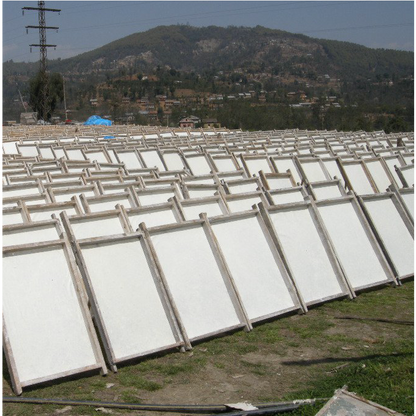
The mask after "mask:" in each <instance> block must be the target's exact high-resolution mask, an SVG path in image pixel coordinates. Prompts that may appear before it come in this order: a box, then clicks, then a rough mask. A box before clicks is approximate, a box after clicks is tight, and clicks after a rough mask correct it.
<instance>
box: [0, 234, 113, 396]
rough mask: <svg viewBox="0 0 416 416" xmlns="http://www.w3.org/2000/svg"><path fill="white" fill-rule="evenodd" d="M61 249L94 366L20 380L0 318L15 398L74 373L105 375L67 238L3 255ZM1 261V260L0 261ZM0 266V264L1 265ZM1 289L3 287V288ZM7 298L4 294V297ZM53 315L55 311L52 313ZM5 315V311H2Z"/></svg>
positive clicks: (9, 249)
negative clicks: (36, 385)
mask: <svg viewBox="0 0 416 416" xmlns="http://www.w3.org/2000/svg"><path fill="white" fill-rule="evenodd" d="M56 249H57V250H62V252H63V254H64V258H65V259H66V264H67V267H68V270H69V272H70V277H71V282H72V284H73V288H74V293H75V294H76V299H77V303H78V307H79V308H80V311H81V315H82V319H83V322H84V325H85V328H86V331H87V334H88V339H89V342H90V346H91V349H92V352H93V355H94V357H95V363H92V364H90V365H88V366H83V367H81V368H73V369H70V370H66V371H63V372H58V373H54V374H48V375H44V376H41V377H35V378H33V379H30V380H22V379H21V378H20V376H19V368H18V365H17V362H16V358H15V354H14V351H13V342H14V341H13V340H12V339H10V335H9V333H8V328H7V322H6V321H7V317H6V316H5V315H3V348H4V351H5V355H6V361H7V364H8V368H9V373H10V378H11V380H12V387H13V390H14V392H15V393H16V394H17V395H20V394H21V393H22V389H23V388H24V387H27V386H31V385H35V384H39V383H44V382H46V381H50V380H55V379H59V378H63V377H68V376H71V375H74V374H78V373H82V372H88V371H93V370H97V369H99V370H100V371H101V373H102V374H103V375H105V374H107V368H106V366H105V362H104V357H103V355H102V353H101V349H100V345H99V342H98V338H97V335H96V333H95V329H94V325H93V323H92V319H91V316H90V314H89V310H88V305H87V297H86V294H85V293H84V290H83V286H82V283H81V279H80V276H79V274H78V273H79V272H78V268H77V266H76V263H75V259H74V257H73V254H72V250H71V248H70V245H69V241H68V239H67V237H66V236H65V235H64V234H62V238H61V239H57V240H55V241H48V242H42V243H34V244H25V245H20V246H12V247H4V248H3V256H5V257H7V256H18V255H19V254H20V253H28V252H31V253H38V252H43V251H45V250H46V251H48V250H56ZM4 261H5V260H3V262H4ZM3 264H4V263H3ZM3 288H4V286H3ZM5 296H7V294H5ZM55 312H57V311H55ZM6 313H7V312H6Z"/></svg>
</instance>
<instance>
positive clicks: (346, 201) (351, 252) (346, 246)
mask: <svg viewBox="0 0 416 416" xmlns="http://www.w3.org/2000/svg"><path fill="white" fill-rule="evenodd" d="M312 204H314V205H315V207H316V209H317V211H318V213H319V217H320V221H321V223H322V228H323V230H324V233H325V235H326V238H327V239H328V241H329V242H330V244H331V245H332V248H333V251H334V253H335V255H336V257H337V259H338V261H339V263H340V267H341V269H342V271H343V273H344V275H345V276H347V277H348V281H350V282H351V286H352V287H353V289H354V291H356V292H357V291H362V290H364V289H369V288H373V287H377V286H380V285H385V284H387V283H392V284H394V285H397V281H396V278H395V277H394V274H393V272H392V270H391V268H390V266H389V264H388V263H387V260H386V259H385V257H384V254H383V252H382V250H381V248H380V245H379V244H378V242H377V239H376V237H375V236H374V233H373V231H372V230H371V227H370V225H369V223H368V221H367V219H366V218H365V215H364V213H363V212H362V209H361V207H360V204H359V203H358V201H357V199H356V198H355V196H354V195H348V196H344V197H342V198H336V199H327V200H323V201H318V202H312ZM341 205H350V206H351V208H352V210H351V212H353V213H354V215H355V216H356V219H357V222H356V224H355V225H357V224H360V226H361V227H362V230H363V232H362V233H361V234H359V233H358V234H357V233H356V232H353V231H352V229H353V227H354V224H353V222H354V220H353V219H352V218H350V217H347V216H346V215H345V213H344V214H343V215H340V214H338V215H335V214H331V215H329V214H326V215H323V210H324V209H325V208H326V207H337V206H341ZM331 217H332V218H331ZM335 218H336V220H335V221H334V222H332V224H331V221H332V219H335ZM341 219H342V221H340V220H341ZM328 220H330V221H328ZM351 220H352V222H350V223H348V224H349V225H347V230H346V231H347V233H348V232H349V233H350V234H349V235H347V234H345V230H344V234H342V230H341V228H342V226H343V225H345V224H346V222H347V221H351ZM351 233H352V234H353V235H351ZM364 236H365V237H366V240H367V241H368V243H369V244H367V245H366V244H365V243H364V246H360V247H359V243H360V242H363V241H365V239H364ZM338 238H341V239H342V243H341V244H340V243H339V240H336V239H338ZM348 239H350V240H352V241H351V242H349V241H348ZM359 240H361V241H359ZM370 247H371V250H372V256H373V258H371V257H370V256H371V254H369V253H371V250H370V251H369V252H368V251H367V254H366V259H365V260H364V261H363V262H362V263H360V264H357V266H365V267H366V269H365V270H360V272H359V274H360V276H363V278H367V275H369V274H370V273H371V271H370V270H369V269H368V266H369V263H370V259H371V261H372V262H373V264H374V265H376V264H377V262H378V263H379V265H380V267H379V272H380V274H381V273H384V279H380V280H379V281H373V282H371V283H367V284H361V285H357V284H355V285H354V284H353V283H352V279H353V278H354V276H353V274H355V273H357V271H356V270H354V269H355V264H354V263H355V262H356V259H357V258H358V256H359V255H361V254H362V253H364V250H365V249H366V248H367V250H368V249H370ZM375 259H377V261H375ZM351 263H353V264H351ZM376 267H377V266H376ZM348 270H350V272H348ZM377 273H378V272H377Z"/></svg>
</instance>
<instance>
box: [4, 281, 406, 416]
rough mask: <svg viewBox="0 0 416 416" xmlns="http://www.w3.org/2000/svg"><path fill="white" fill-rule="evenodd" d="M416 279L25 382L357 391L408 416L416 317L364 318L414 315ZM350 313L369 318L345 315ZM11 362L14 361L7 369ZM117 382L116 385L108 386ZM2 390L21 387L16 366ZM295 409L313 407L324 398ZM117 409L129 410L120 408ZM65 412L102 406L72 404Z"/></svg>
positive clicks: (142, 392)
mask: <svg viewBox="0 0 416 416" xmlns="http://www.w3.org/2000/svg"><path fill="white" fill-rule="evenodd" d="M413 295H414V283H413V282H407V283H405V284H404V285H403V286H401V287H398V288H391V287H385V288H382V289H379V290H376V291H373V292H368V293H363V294H360V295H359V296H358V297H357V298H356V299H355V300H353V301H350V300H342V301H335V302H331V303H327V304H324V305H322V306H320V307H317V308H314V309H312V310H310V311H309V312H308V313H307V314H305V315H292V316H288V317H285V318H281V319H276V320H274V321H272V322H268V323H264V324H261V325H257V326H256V327H255V328H254V330H253V331H251V332H249V333H247V332H244V331H239V332H236V333H234V334H232V335H227V336H224V337H221V338H215V339H212V340H209V341H206V342H203V343H201V344H198V345H196V346H195V347H194V348H193V350H192V351H191V352H186V353H178V352H177V353H175V352H174V353H169V354H165V355H161V356H158V357H153V358H149V359H146V360H143V361H141V362H136V363H133V364H129V365H126V366H122V367H120V368H119V371H118V373H116V374H112V373H110V374H109V375H108V376H107V377H106V378H102V377H100V376H99V375H93V376H90V377H80V378H78V379H73V380H63V381H62V382H60V383H51V384H49V385H45V386H39V387H35V388H32V389H30V390H29V389H28V390H25V391H24V393H23V397H44V398H46V397H47V398H67V399H78V400H97V401H100V400H102V401H122V402H129V403H140V402H141V403H201V404H202V403H203V404H210V403H211V404H212V403H227V402H235V401H242V400H249V401H251V402H252V403H260V402H270V401H284V400H292V399H303V398H313V397H331V396H332V395H333V393H334V391H335V390H336V389H338V388H341V387H342V386H344V385H348V389H349V391H353V392H356V393H357V394H359V395H361V396H363V397H365V398H366V399H368V400H371V401H375V402H377V403H379V404H381V405H384V406H387V407H389V408H391V409H394V410H396V411H398V412H401V413H403V414H405V415H409V416H410V415H412V414H413V403H414V400H413V388H414V385H413V367H414V366H413V357H414V345H413V334H414V328H413V326H412V325H400V324H398V323H394V322H391V323H386V322H380V321H377V320H373V321H370V320H366V319H365V318H375V319H380V318H382V319H390V320H393V321H394V320H401V321H413V303H414V302H413ZM345 316H349V317H356V318H364V319H348V320H346V319H340V318H343V317H345ZM3 368H4V369H5V368H6V367H5V366H4V367H3ZM108 383H111V384H114V385H113V386H110V387H108V386H107V385H108ZM3 394H4V395H12V392H11V388H10V382H9V378H8V374H7V371H6V372H5V374H4V379H3ZM323 404H324V402H320V403H318V404H316V405H314V406H305V407H303V408H301V409H299V410H297V411H295V412H293V413H291V414H293V415H314V414H316V412H317V411H318V410H319V409H320V408H321V407H322V406H323ZM60 408H61V407H60V406H51V405H50V406H40V405H25V404H5V405H4V406H3V414H4V415H16V416H29V415H33V414H36V415H51V414H53V413H54V412H55V411H56V410H57V409H60ZM112 412H113V414H128V411H123V410H115V409H113V410H112ZM65 414H66V415H92V414H97V412H96V411H95V410H94V408H92V407H91V408H88V407H85V406H82V407H73V408H72V409H71V411H70V412H69V413H65Z"/></svg>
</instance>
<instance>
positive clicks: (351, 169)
mask: <svg viewBox="0 0 416 416" xmlns="http://www.w3.org/2000/svg"><path fill="white" fill-rule="evenodd" d="M344 170H345V172H346V174H347V176H348V178H349V180H350V182H351V185H352V187H353V189H354V191H355V192H356V193H357V194H358V195H367V194H374V189H373V188H372V186H371V184H370V181H369V179H368V177H367V175H366V174H365V172H364V169H363V167H362V165H361V164H352V165H346V164H345V165H344Z"/></svg>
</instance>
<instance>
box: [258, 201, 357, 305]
mask: <svg viewBox="0 0 416 416" xmlns="http://www.w3.org/2000/svg"><path fill="white" fill-rule="evenodd" d="M259 209H260V213H261V215H262V216H263V218H264V221H265V223H266V224H267V227H268V229H269V230H270V234H271V237H272V239H273V241H274V243H275V244H276V247H277V249H278V251H279V254H280V257H281V258H282V260H283V262H284V264H285V267H286V269H287V270H288V272H289V274H290V275H291V277H292V280H293V281H294V282H295V285H296V286H297V287H298V289H299V291H300V294H301V295H302V297H303V299H305V304H306V305H307V306H308V307H309V306H311V305H316V304H320V303H322V302H326V301H329V300H332V299H336V298H340V297H341V298H342V297H348V298H350V299H352V298H353V297H355V293H354V291H353V289H352V287H351V285H350V284H349V282H348V280H347V278H346V277H345V275H344V274H343V272H342V270H341V269H340V267H339V264H338V261H337V259H336V257H335V253H334V251H333V249H332V247H331V245H330V244H329V241H328V239H327V238H326V235H325V234H324V231H323V227H322V224H321V221H320V219H319V215H318V214H317V211H316V209H315V207H314V205H312V203H311V202H308V201H305V202H299V203H293V204H286V205H277V206H274V207H267V208H266V207H265V206H264V205H263V204H259ZM299 210H300V211H305V212H307V213H308V215H309V216H310V220H311V224H312V226H313V228H315V232H316V237H317V239H316V237H315V240H316V242H317V241H320V244H322V248H323V252H321V253H324V254H325V256H326V259H327V261H328V263H327V264H326V266H325V267H326V268H327V272H330V270H332V273H333V275H332V276H333V277H332V278H335V281H336V282H337V285H338V287H339V290H340V292H338V293H336V294H328V295H325V296H323V297H322V296H321V295H318V298H316V295H313V294H312V296H306V294H305V292H304V289H305V288H306V285H305V280H304V279H305V277H306V276H303V277H302V276H301V274H300V273H302V271H301V270H300V269H299V271H298V273H297V275H298V276H297V277H296V275H295V273H294V271H293V270H294V268H293V267H294V266H295V263H294V261H293V259H294V255H293V253H292V255H291V258H292V261H290V257H288V255H287V254H286V252H287V250H288V247H285V244H284V242H283V241H282V240H281V237H280V233H279V232H277V230H276V227H275V223H274V221H273V219H272V215H274V213H282V212H292V213H294V212H296V211H299ZM299 227H300V226H299ZM299 227H298V228H299ZM299 229H300V228H299ZM293 232H295V230H293ZM302 234H303V236H305V234H304V231H302ZM299 249H300V246H298V249H297V252H298V253H299V255H300V250H299ZM303 253H304V255H307V254H308V251H307V250H306V251H305V249H304V250H303ZM310 260H312V258H311V259H310ZM313 261H314V260H313ZM312 264H313V263H310V266H312ZM328 266H330V267H328ZM316 267H317V266H314V268H315V272H314V273H315V274H316V273H317V272H318V269H317V268H316ZM319 270H321V266H320V267H319ZM309 272H310V273H312V270H311V269H310V270H309ZM311 277H312V275H309V276H308V282H310V279H311ZM300 279H303V280H304V281H303V283H302V282H301V280H300ZM326 284H327V286H328V284H329V281H327V282H326ZM302 286H303V288H304V289H302ZM333 287H335V285H333ZM331 290H332V289H331ZM337 290H338V289H337ZM325 291H327V288H325ZM308 297H309V298H310V300H308Z"/></svg>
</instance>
